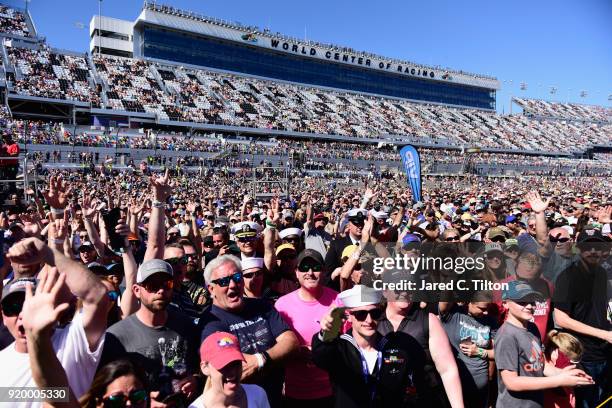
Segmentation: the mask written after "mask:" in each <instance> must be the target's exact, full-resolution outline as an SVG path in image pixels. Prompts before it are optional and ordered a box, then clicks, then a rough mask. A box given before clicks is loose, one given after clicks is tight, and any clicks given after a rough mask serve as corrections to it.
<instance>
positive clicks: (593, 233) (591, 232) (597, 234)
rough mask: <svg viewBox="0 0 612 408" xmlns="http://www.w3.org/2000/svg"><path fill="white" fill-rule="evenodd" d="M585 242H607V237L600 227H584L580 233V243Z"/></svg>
mask: <svg viewBox="0 0 612 408" xmlns="http://www.w3.org/2000/svg"><path fill="white" fill-rule="evenodd" d="M583 242H606V238H605V237H604V236H603V235H602V234H601V231H600V230H598V229H595V228H590V229H584V230H582V231H581V232H580V234H579V235H578V243H579V244H581V243H583Z"/></svg>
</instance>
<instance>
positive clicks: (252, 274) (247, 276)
mask: <svg viewBox="0 0 612 408" xmlns="http://www.w3.org/2000/svg"><path fill="white" fill-rule="evenodd" d="M260 275H261V271H255V272H246V273H243V274H242V277H243V278H245V279H253V278H254V277H256V276H260Z"/></svg>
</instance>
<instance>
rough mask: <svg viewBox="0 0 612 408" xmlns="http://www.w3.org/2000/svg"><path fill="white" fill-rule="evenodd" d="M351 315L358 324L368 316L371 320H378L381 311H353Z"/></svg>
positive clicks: (377, 309)
mask: <svg viewBox="0 0 612 408" xmlns="http://www.w3.org/2000/svg"><path fill="white" fill-rule="evenodd" d="M351 314H352V315H353V316H354V317H355V319H357V321H359V322H363V321H364V320H365V319H366V318H367V317H368V315H370V317H371V318H372V320H379V319H380V318H381V317H382V314H383V311H382V309H379V308H376V309H370V310H354V311H352V312H351Z"/></svg>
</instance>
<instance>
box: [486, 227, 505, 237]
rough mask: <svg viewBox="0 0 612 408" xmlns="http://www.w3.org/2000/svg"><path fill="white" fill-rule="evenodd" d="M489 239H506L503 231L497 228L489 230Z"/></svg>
mask: <svg viewBox="0 0 612 408" xmlns="http://www.w3.org/2000/svg"><path fill="white" fill-rule="evenodd" d="M488 235H489V239H493V238H497V237H504V238H506V234H505V233H504V230H503V229H501V228H499V227H493V228H489V233H488Z"/></svg>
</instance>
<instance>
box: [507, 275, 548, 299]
mask: <svg viewBox="0 0 612 408" xmlns="http://www.w3.org/2000/svg"><path fill="white" fill-rule="evenodd" d="M502 300H514V301H521V300H544V296H542V294H541V293H540V292H538V291H537V290H535V289H534V288H533V287H531V285H530V284H529V283H527V282H524V281H521V280H515V281H510V282H508V286H507V288H506V289H504V291H503V292H502Z"/></svg>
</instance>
